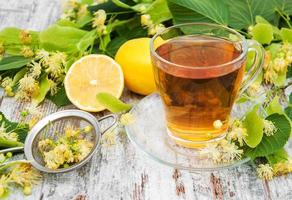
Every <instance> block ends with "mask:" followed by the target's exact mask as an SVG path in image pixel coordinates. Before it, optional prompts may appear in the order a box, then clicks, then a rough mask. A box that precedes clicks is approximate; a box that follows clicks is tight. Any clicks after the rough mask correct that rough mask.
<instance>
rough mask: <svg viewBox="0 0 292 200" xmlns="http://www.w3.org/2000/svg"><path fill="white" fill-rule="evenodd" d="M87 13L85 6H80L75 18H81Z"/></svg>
mask: <svg viewBox="0 0 292 200" xmlns="http://www.w3.org/2000/svg"><path fill="white" fill-rule="evenodd" d="M86 13H87V5H86V4H82V5H81V6H80V8H79V10H78V12H77V17H78V18H81V17H83V16H84V15H85V14H86Z"/></svg>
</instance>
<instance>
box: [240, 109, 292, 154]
mask: <svg viewBox="0 0 292 200" xmlns="http://www.w3.org/2000/svg"><path fill="white" fill-rule="evenodd" d="M266 120H269V121H271V122H272V123H273V124H274V125H275V127H276V128H277V131H276V132H275V133H274V135H271V136H267V135H264V136H263V139H262V141H261V142H260V143H259V145H258V146H257V147H256V148H254V149H252V148H248V149H247V150H246V154H247V155H248V156H249V157H251V158H252V159H254V158H256V157H262V156H268V155H270V154H272V153H275V152H277V151H278V150H280V149H282V148H283V147H284V145H285V144H286V143H287V141H288V139H289V136H290V133H291V124H290V122H289V121H288V119H287V118H286V117H285V116H284V115H280V114H278V113H275V114H272V115H270V116H268V117H267V118H266Z"/></svg>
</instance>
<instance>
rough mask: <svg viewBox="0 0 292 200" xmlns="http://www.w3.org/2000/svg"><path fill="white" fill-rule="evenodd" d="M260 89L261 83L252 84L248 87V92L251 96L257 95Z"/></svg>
mask: <svg viewBox="0 0 292 200" xmlns="http://www.w3.org/2000/svg"><path fill="white" fill-rule="evenodd" d="M259 91H260V85H259V84H251V85H250V86H249V87H248V88H247V94H248V95H249V96H251V97H254V96H257V95H258V94H259Z"/></svg>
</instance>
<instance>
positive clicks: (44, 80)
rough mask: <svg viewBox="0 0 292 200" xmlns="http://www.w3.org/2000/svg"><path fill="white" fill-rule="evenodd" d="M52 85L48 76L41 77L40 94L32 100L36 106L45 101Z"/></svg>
mask: <svg viewBox="0 0 292 200" xmlns="http://www.w3.org/2000/svg"><path fill="white" fill-rule="evenodd" d="M50 88H51V83H50V81H49V79H48V75H47V74H44V75H43V76H42V77H41V80H40V83H39V94H38V95H37V96H36V97H33V98H32V102H33V103H35V104H39V103H41V102H43V100H44V99H45V97H46V95H47V93H48V92H49V91H50Z"/></svg>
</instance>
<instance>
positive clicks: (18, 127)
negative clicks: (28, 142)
mask: <svg viewBox="0 0 292 200" xmlns="http://www.w3.org/2000/svg"><path fill="white" fill-rule="evenodd" d="M2 123H4V127H5V129H6V132H8V133H10V132H15V133H16V134H17V135H18V141H12V140H7V139H4V138H1V139H0V149H2V148H8V147H18V146H23V143H24V141H25V138H26V136H27V133H28V131H29V127H28V125H27V124H20V123H17V122H12V121H9V120H8V119H7V118H6V117H5V116H4V114H3V113H2V112H0V124H1V125H2Z"/></svg>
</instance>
